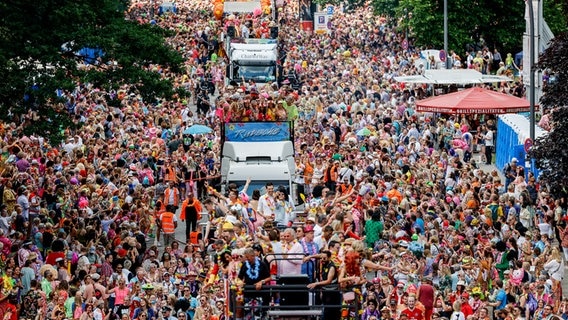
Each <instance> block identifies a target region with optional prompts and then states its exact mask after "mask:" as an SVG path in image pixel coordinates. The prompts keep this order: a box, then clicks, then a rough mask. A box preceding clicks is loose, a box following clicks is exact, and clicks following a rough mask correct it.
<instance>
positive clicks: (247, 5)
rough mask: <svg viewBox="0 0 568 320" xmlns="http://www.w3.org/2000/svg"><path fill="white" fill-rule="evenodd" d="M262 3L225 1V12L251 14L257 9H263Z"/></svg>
mask: <svg viewBox="0 0 568 320" xmlns="http://www.w3.org/2000/svg"><path fill="white" fill-rule="evenodd" d="M261 8H262V7H261V5H260V1H255V0H253V1H225V2H224V4H223V11H224V12H233V13H237V12H242V13H250V12H254V10H256V9H259V10H260V9H261Z"/></svg>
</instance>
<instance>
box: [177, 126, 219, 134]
mask: <svg viewBox="0 0 568 320" xmlns="http://www.w3.org/2000/svg"><path fill="white" fill-rule="evenodd" d="M212 131H213V129H211V128H209V127H208V126H204V125H202V124H194V125H192V126H191V127H189V128H187V129H185V130H183V134H205V133H210V132H212Z"/></svg>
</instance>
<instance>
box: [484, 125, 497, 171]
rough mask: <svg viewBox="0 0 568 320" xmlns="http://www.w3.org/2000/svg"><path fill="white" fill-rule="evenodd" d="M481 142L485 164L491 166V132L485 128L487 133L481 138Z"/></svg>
mask: <svg viewBox="0 0 568 320" xmlns="http://www.w3.org/2000/svg"><path fill="white" fill-rule="evenodd" d="M483 141H484V142H485V164H487V165H490V164H491V157H492V154H493V147H494V144H493V130H491V129H490V128H487V132H486V133H485V135H484V136H483Z"/></svg>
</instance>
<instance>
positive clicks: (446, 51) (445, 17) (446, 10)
mask: <svg viewBox="0 0 568 320" xmlns="http://www.w3.org/2000/svg"><path fill="white" fill-rule="evenodd" d="M444 52H445V53H446V69H450V66H449V64H450V59H449V56H448V0H444Z"/></svg>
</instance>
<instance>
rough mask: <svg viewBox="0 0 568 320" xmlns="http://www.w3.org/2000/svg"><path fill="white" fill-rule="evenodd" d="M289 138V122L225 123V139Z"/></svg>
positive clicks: (249, 140)
mask: <svg viewBox="0 0 568 320" xmlns="http://www.w3.org/2000/svg"><path fill="white" fill-rule="evenodd" d="M290 139H291V126H290V122H286V121H282V122H278V121H275V122H231V123H226V124H225V141H232V142H271V141H287V140H290Z"/></svg>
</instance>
